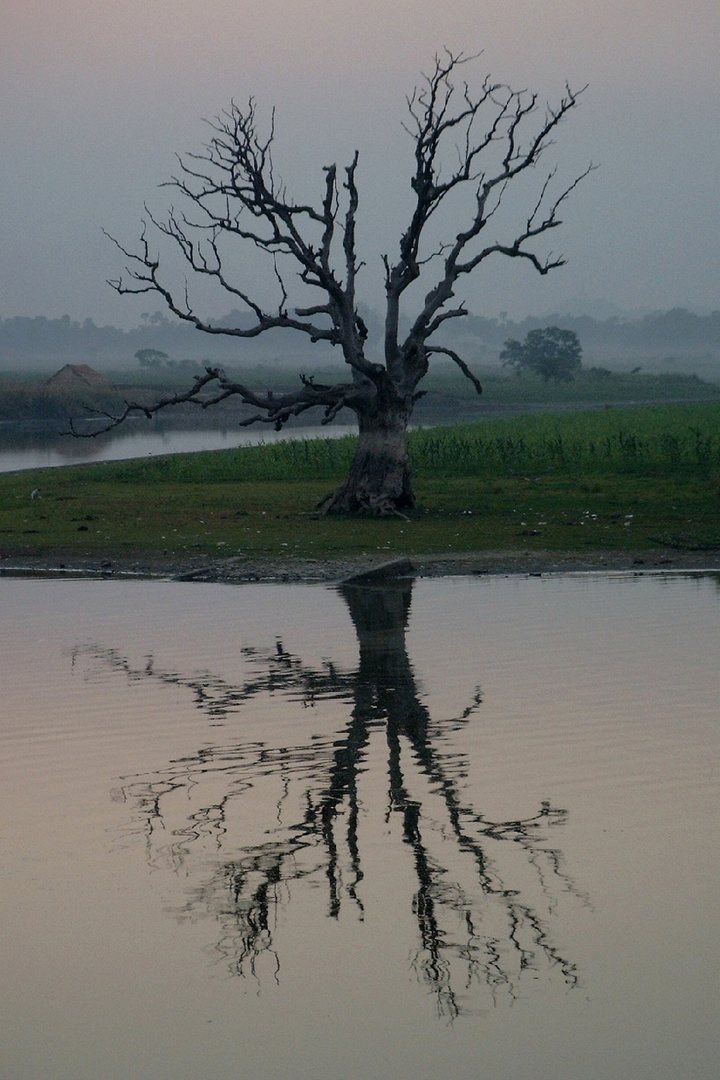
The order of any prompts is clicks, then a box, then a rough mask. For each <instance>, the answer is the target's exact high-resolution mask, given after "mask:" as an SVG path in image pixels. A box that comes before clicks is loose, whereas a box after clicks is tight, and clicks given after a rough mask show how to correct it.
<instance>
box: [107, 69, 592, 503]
mask: <svg viewBox="0 0 720 1080" xmlns="http://www.w3.org/2000/svg"><path fill="white" fill-rule="evenodd" d="M473 59H476V58H473V57H465V56H463V55H462V54H458V55H455V54H452V53H450V52H447V51H446V52H445V53H444V54H443V55H441V56H437V57H436V58H435V61H434V66H433V69H432V71H431V73H430V74H429V75H426V76H424V78H423V80H422V82H421V84H420V85H419V87H417V88H416V89H415V91H414V92H413V94H412V95H411V96H410V97H409V98H408V99H407V109H408V119H407V121H406V123H405V124H404V127H405V130H406V132H407V134H408V135H409V136H410V139H411V142H412V145H413V149H414V168H413V171H412V175H411V177H410V187H411V189H412V190H411V203H410V207H409V220H408V222H407V224H406V226H405V229H404V231H403V232H402V235H401V237H400V243H399V249H398V251H397V252H396V254H395V255H394V256H390V255H384V256H383V265H384V280H385V295H386V311H385V332H384V343H383V357H382V362H380V361H378V360H377V359H374V358H372V356H370V355H368V353H369V349H368V347H367V337H368V332H367V328H366V326H365V323H364V322H363V319H362V318H361V316H360V314H359V311H358V304H357V299H356V283H357V276H358V273H359V271H360V270H361V268H362V265H363V264H362V262H361V260H360V259H359V257H358V253H357V246H356V222H357V213H358V205H359V192H358V186H357V172H358V154H357V152H356V153H355V155H354V157H353V160H352V161H351V162H350V164H349V165H348V166H347V167H346V168H345V169H344V170H343V171H340V170H338V166H337V165H335V164H333V165H329V166H327V167H325V168H324V170H323V171H324V190H323V193H322V196H321V198H320V199H319V200H318V202H317V203H316V204H315V205H312V204H309V203H298V202H294V201H293V200H292V199H291V197H290V195H289V194H288V193H287V191H286V188H285V185H284V184H283V182H282V180H281V179H280V178H279V176H278V175H277V173H276V170H275V168H274V165H273V153H272V151H273V143H274V140H275V120H274V114H273V118H272V121H271V123H270V125H269V129H268V131H267V132H266V133H265V134H263V133H262V132H261V129H260V126H259V123H258V116H257V108H256V103H255V101H254V100H253V99H251V100H250V101H249V103H248V105H247V106H246V107H244V108H241V107H239V106H238V105H236V104H235V103H232V104H231V105H230V107H229V109H227V110H226V111H225V112H223V113H222V114H221V115H220V116H219V117H217V118H216V120H215V121H214V122H213V123H212V124H211V130H212V136H211V138H210V140H209V142H208V143H207V144H206V145H205V147H204V148H203V149H202V150H201V151H200V152H199V153H194V154H189V155H187V156H185V157H181V158H179V159H178V160H179V172H178V175H177V176H175V177H173V178H172V179H171V180H170V181H169V182H168V184H169V186H171V187H174V188H175V189H176V190H177V191H178V192H179V194H180V196H181V197H182V201H183V203H184V205H185V206H186V208H187V209H186V210H184V211H176V210H175V209H171V210H170V212H169V216H168V217H167V218H166V219H165V220H160V219H158V218H157V217H155V216H154V215H153V214H151V213H150V212H149V211H148V212H147V214H148V216H147V219H146V220H145V222H144V224H143V231H142V235H141V239H140V243H139V246H138V247H137V248H136V249H135V250H133V251H131V250H128V249H126V248H125V247H123V246H122V245H121V244H119V243H117V241H115V243H116V244H117V246H118V247H119V248H120V250H121V251H122V253H123V255H124V256H125V257H126V258H127V260H128V262H127V266H126V272H125V274H124V276H120V277H119V278H117V279H116V280H114V281H111V282H110V284H111V285H112V286H113V287H114V288H115V289H116V290H117V292H119V293H131V294H139V293H155V294H157V295H159V296H160V297H161V298H162V300H163V301H164V303H165V304H166V305H167V307H168V308H169V309H170V311H172V312H174V314H175V315H176V316H178V317H179V318H180V319H182V320H184V321H185V322H187V323H190V324H192V325H193V326H195V327H196V328H197V329H198V330H201V331H203V332H204V333H206V334H222V335H226V336H228V335H229V336H233V337H237V338H255V337H258V336H259V335H261V334H264V333H266V332H268V331H271V330H278V329H281V330H288V331H295V332H296V333H298V334H305V335H307V336H308V337H309V338H310V340H311V341H312V342H328V343H329V344H330V345H332V346H335V347H337V348H338V349H339V350H340V352H341V353H342V358H343V361H344V363H345V364H346V365H347V367H348V369H349V377H348V380H347V381H346V382H339V383H335V384H332V385H326V384H320V383H319V382H317V381H315V380H313V379H311V378H307V377H305V376H304V375H300V377H299V385H298V386H297V388H296V389H294V390H292V391H291V392H287V393H272V392H270V391H266V392H262V391H258V390H255V389H252V388H251V387H249V386H246V385H244V384H243V383H241V382H238V381H236V380H235V379H233V378H230V377H229V376H228V375H227V374H226V373H225V371H224V370H223V369H222V368H220V367H216V366H212V365H210V366H208V367H207V368H206V371H205V373H204V374H203V375H202V376H199V377H198V378H196V380H195V382H194V384H193V385H192V387H191V388H190V389H189V390H187V392H184V393H178V394H173V395H171V396H169V397H166V398H164V399H162V400H159V401H157V402H155V404H153V405H151V406H147V405H143V404H140V403H138V402H128V403H127V405H126V408H125V409H124V410H123V411H122V412H120V413H119V414H118V415H114V416H110V415H107V414H106V419H107V420H108V425H107V426H106V427H104V428H103V430H107V428H108V427H112V426H115V425H116V424H119V423H121V422H122V421H123V420H124V419H125V418H126V417H127V416H128V415H130V414H133V413H144V414H145V415H147V416H148V417H150V416H153V415H154V414H155V413H157V412H158V411H160V410H161V409H164V408H166V407H168V406H171V405H173V404H178V403H180V402H193V403H196V404H198V405H200V406H202V407H203V408H207V407H209V406H212V405H214V404H217V403H218V402H220V401H223V400H225V399H226V398H228V397H231V396H236V397H239V398H240V399H241V400H242V401H243V402H244V403H245V404H247V405H249V406H251V407H253V408H254V409H255V410H256V411H255V412H254V413H253V414H252V415H251V416H250V417H249V418H248V419H247V420H245V421H244V423H246V424H252V423H255V422H266V423H270V424H272V425H274V427H275V428H276V429H278V430H279V429H281V428H282V426H283V425H284V424H285V423H286V422H287V421H288V420H289V419H290V418H291V417H295V416H298V415H300V414H301V413H304V412H306V411H307V410H309V409H313V408H316V407H320V408H321V409H322V410H323V411H324V415H323V419H322V422H323V423H329V422H330V421H332V420H333V419H334V418H335V417H336V416H337V415H338V413H339V412H340V411H341V410H342V409H349V410H350V411H351V412H352V413H354V414H355V417H356V418H357V423H358V429H359V437H358V442H357V448H356V451H355V454H354V457H353V460H352V463H351V466H350V471H349V475H348V477H347V479H346V480H345V481H344V483H343V484H342V485H341V486H340V488H339V489H338V490H337V491H335V492H334V493H333V494H331V495H329V496H327V497H326V499H325V500H323V503H322V504H321V505H323V504H324V508H325V510H326V511H327V510H330V511H339V512H354V511H358V510H366V511H367V510H369V511H371V512H374V513H395V512H398V511H404V510H407V509H411V508H412V507H413V506H414V503H415V499H414V495H413V490H412V485H411V479H410V472H409V468H408V462H407V458H406V454H405V432H406V430H407V426H408V423H409V421H410V417H411V415H412V412H413V407H414V405H415V403H416V402H417V400H418V398H419V397H421V396H422V393H423V391H422V390H420V389H419V385H420V383H421V381H422V379H423V377H424V376H425V374H426V373H427V371H428V367H429V363H430V360H431V358H432V357H433V356H437V355H441V356H444V357H446V358H449V359H450V360H451V361H453V362H454V363H455V364H456V365H457V366H458V367H459V369H460V370H461V372H462V373H463V375H465V376H466V377H467V378H468V379H469V380H470V381H471V382H472V383H473V384H474V386H475V388H476V390H477V392H478V393H480V392H481V386H480V383H479V381H478V380H477V378H476V377H475V375H474V374H473V373H472V372H471V371H470V369H469V367H468V365H467V364H466V362H465V361H464V360H463V359H462V358H461V357H460V356H459V355H458V354H457V352H456V351H455V350H453V349H451V348H449V347H447V346H446V345H443V344H442V342H441V341H440V340H438V337H437V335H438V334H439V332H440V331H441V330H442V329H443V327H444V324H445V323H446V322H447V321H448V320H451V319H456V318H460V317H462V316H463V315H465V314H466V311H467V309H466V307H465V304H464V302H463V301H460V302H453V301H454V297H455V294H456V290H457V289H458V286H459V285H460V283H461V282H462V281H463V280H464V279H465V278H467V277H469V276H470V275H471V274H472V273H473V272H474V271H476V270H477V269H478V268H479V267H480V265H481V264H483V263H485V262H486V261H487V260H489V259H491V258H492V257H495V256H505V257H506V258H510V259H521V260H524V261H525V262H527V263H529V264H530V265H531V266H532V267H534V269H535V270H536V271H537V272H538V273H540V274H547V273H548V272H549V271H551V270H553V269H555V268H557V267H559V266H562V265H563V264H564V262H565V259H564V257H563V256H562V255H554V254H546V253H545V254H544V253H542V252H541V251H540V250H539V245H538V243H537V241H538V240H539V238H541V237H543V236H544V234H546V233H550V232H552V231H553V230H555V229H556V228H557V227H558V226H559V225H560V224H561V220H560V216H559V213H560V209H561V207H562V204H563V203H564V202H565V200H566V199H567V198H568V196H569V195H570V194H571V193H572V191H573V190H574V189H575V188H576V187H577V185H578V183H579V182H580V181H581V180H582V179H583V178H584V177H585V176H586V175H587V173H588V172H589V171H590V170H591V168H592V166H589V167H588V168H587V169H586V170H585V171H584V172H582V173H581V174H580V175H578V176H576V177H575V178H574V179H572V180H571V181H570V182H569V183H566V184H564V185H563V184H558V183H557V182H556V168H555V167H554V166H550V167H549V168H548V169H547V170H545V172H544V173H543V175H542V177H540V178H539V180H538V183H537V186H536V187H535V189H534V192H533V194H532V195H531V196H530V199H529V203H528V208H527V210H526V211H525V212H524V214H523V215H522V218H521V221H520V222H519V223H518V224H516V225H515V226H514V227H512V228H511V229H510V232H509V234H508V235H506V237H505V238H501V239H498V238H490V237H489V236H488V237H487V239H486V236H487V233H488V231H489V229H488V226H489V225H490V223H491V222H492V223H493V228H495V227H496V226H497V228H498V230H499V231H500V232H502V231H506V232H507V228H508V227H507V225H504V226H501V224H500V216H501V215H499V214H498V211H499V210H500V207H501V205H502V204H503V199H504V196H505V194H506V192H507V189H508V187H510V186H511V185H512V186H513V187H516V186H519V185H515V184H514V182H515V181H518V180H519V178H521V177H522V176H523V175H524V174H530V173H531V172H532V170H534V169H535V167H536V166H538V165H539V163H540V162H541V159H543V158H544V156H545V154H546V151H547V150H548V149H549V148H550V147H551V146H552V144H553V140H554V137H555V131H556V128H557V127H558V126H559V125H560V123H561V122H562V121H563V119H564V118H565V116H566V115H567V114H568V113H569V112H570V111H571V110H572V109H574V108H575V106H576V105H577V103H578V98H579V94H580V93H582V91H579V92H575V91H572V90H571V89H570V88H569V87H566V90H565V93H564V95H563V96H562V97H561V98H560V101H559V103H558V104H557V105H556V106H554V107H551V106H549V105H548V106H547V107H546V108H545V110H544V111H540V110H539V106H538V98H537V95H536V94H531V93H528V92H527V91H524V90H522V91H518V90H513V89H512V88H511V87H509V86H506V85H504V84H502V83H496V82H493V81H492V80H491V79H490V78H489V77H486V78H485V79H484V81H483V82H482V84H481V86H480V87H479V90H477V91H473V90H472V89H471V88H470V86H469V85H468V83H467V82H465V81H460V76H461V74H462V71H463V69H464V66H465V65H466V64H467V63H468V62H469V61H470V60H473ZM441 209H442V210H444V211H445V212H446V215H447V218H448V220H449V221H450V222H453V221H454V222H457V221H463V223H464V224H463V227H462V228H460V229H459V231H455V230H456V229H457V224H455V225H454V226H450V225H449V226H448V229H449V231H451V232H452V231H454V232H455V235H454V237H451V238H450V239H449V240H448V241H447V242H445V243H441V244H439V245H438V244H436V243H434V241H433V240H432V238H431V237H430V236H429V232H430V231H431V230H429V229H428V226H429V223H430V222H431V221H433V225H434V220H433V219H435V218H436V215H438V213H439V211H440V210H441ZM503 209H504V207H503ZM463 214H465V217H463V216H462V215H463ZM453 215H454V216H453ZM493 219H495V220H493ZM158 234H159V236H158ZM151 237H158V239H159V241H163V240H164V241H165V242H166V243H167V244H169V245H170V250H172V249H173V247H175V248H176V249H177V250H179V253H180V256H181V259H182V260H183V262H184V264H185V265H186V269H188V268H189V269H190V271H191V272H192V274H191V277H192V278H193V280H207V281H209V282H211V283H212V284H213V285H214V286H216V287H218V288H219V290H220V292H221V293H222V294H225V295H226V296H227V297H229V298H231V299H232V301H233V304H234V305H240V306H241V308H242V309H243V311H244V312H246V313H247V315H248V318H247V319H245V318H244V319H243V320H242V323H243V325H242V326H227V325H218V324H216V323H213V322H211V321H208V320H207V319H205V318H203V317H202V316H201V315H200V314H198V312H197V310H196V307H195V305H194V304H193V302H192V301H191V298H190V292H189V288H188V285H187V283H186V284H185V287H184V288H180V289H176V288H175V287H174V286H173V285H172V284H170V283H169V282H170V273H169V270H168V264H167V261H166V257H165V256H163V259H162V261H161V256H160V255H159V254H157V253H156V246H155V241H154V240H153V239H151ZM433 245H434V246H433ZM164 250H166V252H167V249H164ZM250 250H254V251H255V252H259V253H260V255H261V257H266V258H267V259H268V260H269V265H270V267H271V268H272V272H273V274H274V278H275V283H276V290H277V291H276V299H275V301H273V304H272V305H271V306H267V305H265V304H263V303H261V302H260V301H259V300H258V299H257V298H256V296H255V295H254V293H253V290H252V285H251V284H250V283H248V282H247V281H244V280H243V271H242V255H243V252H246V253H249V251H250ZM248 276H249V275H248ZM416 283H418V284H419V287H420V290H421V292H422V291H424V299H421V300H419V301H417V300H415V304H416V311H415V313H414V314H413V313H412V310H410V311H405V310H404V307H405V306H407V307H408V308H412V304H413V299H412V294H410V295H406V294H408V290H410V288H411V286H413V285H415V284H416ZM291 292H292V293H293V299H292V301H291ZM418 309H419V310H418ZM401 315H402V318H401ZM408 327H409V328H408Z"/></svg>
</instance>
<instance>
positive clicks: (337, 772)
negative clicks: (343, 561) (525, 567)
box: [0, 575, 720, 1080]
mask: <svg viewBox="0 0 720 1080" xmlns="http://www.w3.org/2000/svg"><path fill="white" fill-rule="evenodd" d="M719 599H720V594H719V590H718V578H717V577H716V576H713V575H704V576H703V575H697V576H681V575H641V576H633V575H614V576H613V575H611V576H606V575H584V576H575V577H573V576H568V577H543V578H478V579H467V578H457V579H448V580H428V581H418V582H415V583H414V584H413V583H410V582H407V583H405V584H404V585H401V586H395V587H390V588H386V589H379V588H376V589H368V588H364V589H358V588H355V589H348V588H346V589H344V590H340V591H336V590H333V589H328V588H325V587H323V586H313V587H310V586H307V587H301V586H250V585H246V586H241V587H237V588H236V587H231V586H214V585H204V584H186V585H181V584H177V583H154V584H148V583H141V582H109V581H107V582H106V581H98V582H77V581H74V582H66V581H26V580H23V581H14V580H9V579H0V633H1V634H2V641H3V650H2V654H1V656H0V685H2V690H3V694H2V704H1V705H0V715H1V716H2V726H1V727H0V755H1V756H0V761H1V762H2V765H1V768H2V785H1V786H0V882H1V895H2V908H1V909H0V943H1V945H0V948H1V949H2V971H3V980H2V1013H1V1015H2V1019H1V1020H0V1032H1V1034H0V1043H1V1045H2V1048H3V1049H2V1062H3V1064H2V1065H1V1066H0V1075H2V1076H3V1077H5V1076H7V1077H8V1080H51V1078H52V1080H66V1078H67V1080H77V1078H79V1077H81V1078H86V1077H87V1078H93V1080H94V1078H96V1077H102V1078H103V1080H116V1078H117V1080H120V1078H123V1080H125V1078H127V1077H128V1076H133V1077H138V1078H143V1080H157V1078H168V1080H169V1078H172V1080H191V1078H192V1080H197V1078H198V1077H202V1078H203V1080H216V1078H217V1080H220V1078H223V1080H226V1078H228V1077H238V1078H243V1080H246V1078H250V1080H254V1078H256V1077H257V1078H260V1077H262V1078H271V1080H274V1078H278V1080H279V1078H283V1080H285V1078H291V1080H304V1078H310V1077H314V1078H316V1077H321V1078H325V1077H328V1078H331V1077H332V1078H336V1077H342V1078H345V1077H347V1078H352V1080H365V1078H368V1080H369V1078H370V1077H373V1078H377V1077H382V1078H384V1077H393V1078H394V1077H404V1076H413V1077H414V1078H417V1080H425V1078H428V1080H429V1078H431V1077H432V1078H436V1077H437V1076H439V1075H448V1076H452V1077H454V1078H461V1080H465V1078H467V1080H470V1078H477V1077H488V1078H490V1077H492V1078H493V1080H505V1078H507V1080H510V1078H513V1080H517V1078H518V1077H522V1078H525V1077H532V1078H534V1080H558V1078H560V1080H564V1078H567V1080H570V1078H572V1080H576V1078H579V1077H582V1078H586V1077H587V1078H591V1080H617V1078H618V1077H622V1078H623V1080H635V1078H646V1077H652V1078H653V1080H665V1078H667V1080H683V1078H692V1080H697V1078H703V1080H704V1078H708V1080H709V1078H711V1077H713V1078H714V1077H715V1076H716V1075H717V1061H718V1058H719V1053H718V1052H719V1050H720V1047H719V1046H718V1042H719V1041H720V1040H719V1039H718V1033H717V1014H718V1008H719V1007H720V977H719V972H720V944H719V943H718V935H717V910H718V898H719V892H720V856H719V855H718V847H717V830H718V822H720V748H719V740H718V700H719V698H720V694H719V692H720V674H719V673H718V665H717V657H718V655H720V610H719ZM3 1070H4V1072H3Z"/></svg>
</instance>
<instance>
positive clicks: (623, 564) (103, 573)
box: [0, 548, 720, 584]
mask: <svg viewBox="0 0 720 1080" xmlns="http://www.w3.org/2000/svg"><path fill="white" fill-rule="evenodd" d="M613 570H614V571H623V570H624V571H634V572H637V573H640V572H646V571H654V570H666V571H667V570H683V571H693V570H694V571H703V570H720V551H689V550H675V549H671V548H658V549H657V550H651V551H636V552H626V551H622V552H588V553H583V554H580V553H577V552H566V553H564V552H557V551H533V552H529V551H509V552H508V551H487V552H482V553H477V552H474V553H469V554H455V555H422V556H412V557H411V558H398V559H393V560H390V561H388V560H387V559H382V558H381V557H374V556H372V555H368V556H358V557H357V558H349V559H340V560H329V561H321V560H312V559H265V560H259V559H246V558H225V559H213V558H210V557H202V556H197V557H194V558H188V559H184V560H183V559H176V558H171V557H164V556H161V555H149V556H146V557H142V556H136V557H133V558H126V557H117V558H116V557H107V558H90V557H87V558H83V557H78V556H72V557H70V556H67V557H65V556H63V555H61V554H59V555H56V556H51V555H47V556H33V557H6V558H0V576H5V577H67V578H71V577H85V578H92V577H102V578H113V579H115V578H116V579H122V578H147V579H158V580H160V579H162V580H175V581H216V582H228V583H232V584H239V583H242V582H250V581H254V582H304V583H315V582H317V583H326V584H340V583H341V582H343V581H348V580H349V579H352V578H357V579H358V580H363V579H365V580H368V581H370V580H372V579H373V578H375V579H382V578H390V577H399V576H402V577H409V576H412V577H441V576H451V575H476V574H498V575H507V574H526V575H537V574H558V573H560V574H563V573H565V574H567V573H579V572H587V571H613Z"/></svg>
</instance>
